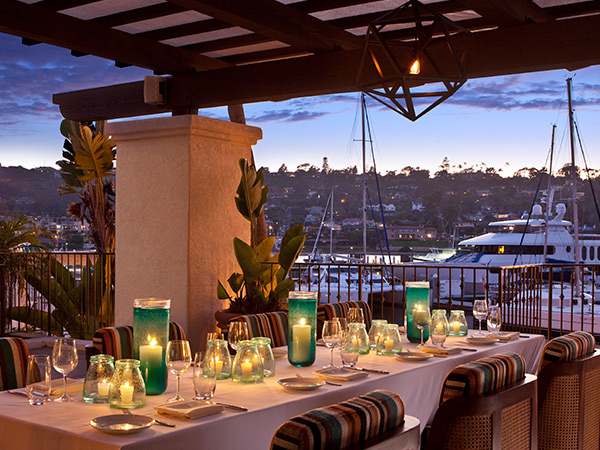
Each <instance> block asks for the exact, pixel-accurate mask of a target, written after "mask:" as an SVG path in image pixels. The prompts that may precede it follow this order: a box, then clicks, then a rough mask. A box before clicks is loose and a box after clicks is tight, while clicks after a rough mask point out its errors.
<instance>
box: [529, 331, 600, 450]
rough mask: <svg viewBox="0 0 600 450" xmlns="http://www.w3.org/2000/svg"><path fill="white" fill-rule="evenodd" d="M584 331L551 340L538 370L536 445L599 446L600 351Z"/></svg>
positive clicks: (552, 447) (550, 446)
mask: <svg viewBox="0 0 600 450" xmlns="http://www.w3.org/2000/svg"><path fill="white" fill-rule="evenodd" d="M595 346H596V341H595V339H594V336H592V335H591V334H590V333H587V332H585V331H575V332H573V333H569V334H566V335H564V336H559V337H557V338H554V339H552V340H550V341H549V342H548V343H547V344H546V346H545V347H544V349H543V351H542V356H541V359H540V365H539V369H538V408H539V409H538V444H539V448H540V449H542V450H544V449H561V450H563V449H564V450H569V449H586V450H587V449H598V448H600V350H596V349H595Z"/></svg>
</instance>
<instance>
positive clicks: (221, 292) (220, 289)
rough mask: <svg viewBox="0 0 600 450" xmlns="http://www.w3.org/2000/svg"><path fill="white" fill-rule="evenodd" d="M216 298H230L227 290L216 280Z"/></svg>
mask: <svg viewBox="0 0 600 450" xmlns="http://www.w3.org/2000/svg"><path fill="white" fill-rule="evenodd" d="M217 283H218V284H217V298H218V299H219V300H231V297H230V296H229V294H228V293H227V290H226V289H225V288H224V287H223V285H222V284H221V282H220V281H218V282H217Z"/></svg>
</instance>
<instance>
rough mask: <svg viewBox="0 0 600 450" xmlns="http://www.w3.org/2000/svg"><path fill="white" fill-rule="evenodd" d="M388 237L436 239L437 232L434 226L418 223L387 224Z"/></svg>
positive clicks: (394, 238)
mask: <svg viewBox="0 0 600 450" xmlns="http://www.w3.org/2000/svg"><path fill="white" fill-rule="evenodd" d="M386 229H387V236H388V239H390V240H391V239H393V240H396V239H419V240H429V239H437V236H438V232H437V230H436V229H435V228H431V227H424V226H420V225H388V226H387V227H386Z"/></svg>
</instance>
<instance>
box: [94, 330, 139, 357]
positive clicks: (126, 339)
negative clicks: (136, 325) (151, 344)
mask: <svg viewBox="0 0 600 450" xmlns="http://www.w3.org/2000/svg"><path fill="white" fill-rule="evenodd" d="M92 341H93V343H94V347H96V349H97V350H98V351H99V352H100V353H104V354H105V355H112V356H114V357H115V360H117V359H130V358H133V327H132V326H131V325H125V326H122V327H105V328H100V329H99V330H96V332H95V333H94V337H93V338H92Z"/></svg>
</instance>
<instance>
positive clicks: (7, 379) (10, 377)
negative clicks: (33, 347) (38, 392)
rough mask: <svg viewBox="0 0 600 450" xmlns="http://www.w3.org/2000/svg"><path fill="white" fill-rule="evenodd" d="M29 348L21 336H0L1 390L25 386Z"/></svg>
mask: <svg viewBox="0 0 600 450" xmlns="http://www.w3.org/2000/svg"><path fill="white" fill-rule="evenodd" d="M28 357H29V349H28V348H27V344H25V341H24V340H23V339H21V338H19V337H3V338H0V391H5V390H7V389H18V388H22V387H25V382H26V380H25V377H26V374H27V358H28Z"/></svg>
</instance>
